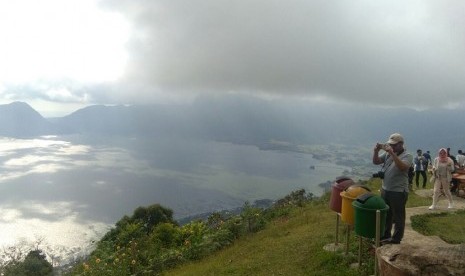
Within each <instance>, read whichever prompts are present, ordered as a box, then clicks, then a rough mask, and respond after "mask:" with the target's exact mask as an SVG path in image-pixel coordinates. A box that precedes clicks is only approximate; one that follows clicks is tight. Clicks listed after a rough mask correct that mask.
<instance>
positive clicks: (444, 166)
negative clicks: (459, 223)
mask: <svg viewBox="0 0 465 276" xmlns="http://www.w3.org/2000/svg"><path fill="white" fill-rule="evenodd" d="M438 155H439V156H438V157H436V158H435V159H434V162H433V177H434V178H435V181H434V189H433V204H432V205H431V206H430V207H429V208H428V209H430V210H434V209H436V208H437V203H438V199H439V195H440V194H441V189H442V192H443V193H444V194H445V195H446V197H447V199H448V200H449V206H448V207H447V208H449V209H452V208H454V207H453V203H452V195H451V193H450V187H449V186H450V182H451V180H452V172H453V171H454V168H455V167H454V161H453V160H452V159H451V158H450V157H448V156H447V150H446V149H445V148H441V149H440V150H439V154H438Z"/></svg>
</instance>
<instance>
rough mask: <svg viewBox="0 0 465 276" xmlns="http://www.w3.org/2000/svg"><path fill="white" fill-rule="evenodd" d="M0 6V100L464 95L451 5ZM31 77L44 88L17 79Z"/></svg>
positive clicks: (49, 0) (455, 5)
mask: <svg viewBox="0 0 465 276" xmlns="http://www.w3.org/2000/svg"><path fill="white" fill-rule="evenodd" d="M0 3H2V4H0V10H8V11H9V12H8V13H7V12H6V11H4V12H3V13H2V12H0V18H3V19H0V20H2V21H0V23H1V24H0V26H4V27H0V34H1V35H2V36H3V37H7V38H9V40H8V41H10V43H9V44H5V43H2V46H0V60H2V61H3V60H5V61H9V62H8V63H7V64H9V65H5V63H4V62H3V63H2V65H0V76H2V78H3V79H0V87H1V86H2V85H3V88H0V97H3V98H4V99H5V98H7V99H10V100H18V99H25V98H28V99H29V100H31V101H32V100H33V99H37V98H38V99H40V100H42V101H43V102H42V103H41V106H43V108H42V109H46V107H45V106H46V105H47V104H48V105H50V106H51V105H52V103H53V102H60V103H62V102H74V103H80V104H89V103H105V104H131V103H150V102H156V101H160V100H161V99H163V100H167V99H170V100H171V99H177V98H183V99H185V98H192V97H194V96H195V95H198V94H202V93H215V94H223V93H231V92H234V93H250V94H256V95H273V96H283V97H308V98H315V97H316V98H325V99H329V100H333V101H348V102H365V103H368V104H383V105H387V106H414V107H417V108H426V107H435V106H457V103H463V102H465V96H464V94H463V91H464V90H465V79H464V78H463V75H464V74H465V38H464V36H463V35H462V34H463V32H464V31H465V30H464V28H465V19H464V17H463V11H464V10H465V3H463V2H462V1H453V0H451V1H440V2H439V1H434V0H424V1H407V2H405V1H398V0H397V1H368V0H361V1H350V2H349V1H324V0H311V1H304V0H290V1H285V2H283V1H274V0H272V1H269V0H250V1H226V0H198V1H191V2H186V1H179V0H159V1H141V0H112V1H107V0H104V1H97V0H94V1H92V0H85V1H78V0H66V1H59V0H46V1H45V0H44V1H40V2H39V1H33V0H29V1H27V0H18V1H0ZM7 3H8V4H7ZM9 3H15V4H9ZM31 3H32V4H31ZM39 3H40V4H39ZM26 4H28V6H27V7H28V9H27V11H24V12H23V10H25V6H26ZM31 7H33V8H31ZM5 8H7V9H5ZM12 11H13V12H12ZM71 11H72V12H71ZM11 14H20V15H21V16H12V15H11ZM5 26H8V27H5ZM11 26H15V28H12V27H11ZM31 30H32V32H31ZM23 34H26V35H23ZM27 34H29V35H27ZM31 65H32V66H31ZM44 78H45V80H44ZM31 79H34V80H39V79H40V80H41V81H43V82H44V81H45V82H46V83H47V84H48V85H44V86H31V85H30V84H29V85H24V82H27V81H29V80H31ZM11 82H15V84H16V86H13V85H11ZM2 83H3V84H2ZM18 83H21V84H23V85H19V84H18ZM28 95H30V96H28ZM419 95H421V96H419ZM29 100H28V102H29ZM459 105H460V104H459Z"/></svg>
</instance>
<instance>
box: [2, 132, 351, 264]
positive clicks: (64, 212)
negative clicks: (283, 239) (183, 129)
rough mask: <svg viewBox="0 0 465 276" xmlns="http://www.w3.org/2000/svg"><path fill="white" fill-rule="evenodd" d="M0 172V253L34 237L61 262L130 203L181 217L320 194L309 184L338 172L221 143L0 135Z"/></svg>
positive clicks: (290, 155) (301, 157)
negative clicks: (302, 191) (294, 195)
mask: <svg viewBox="0 0 465 276" xmlns="http://www.w3.org/2000/svg"><path fill="white" fill-rule="evenodd" d="M0 166H1V167H0V169H1V174H0V246H6V245H13V244H18V243H20V242H23V243H26V244H30V243H33V242H34V241H37V240H43V242H42V243H41V248H42V249H44V250H45V251H46V252H47V253H48V254H50V255H54V256H55V257H56V256H58V257H60V258H61V259H67V258H69V257H70V256H76V255H78V254H81V253H82V254H86V253H88V251H89V250H90V249H89V247H90V246H91V244H92V241H93V240H98V239H99V238H100V237H101V236H102V235H103V234H104V233H105V232H106V231H108V229H109V228H110V227H111V226H113V225H114V223H115V222H116V221H118V220H119V219H120V218H121V217H122V216H124V215H131V214H132V211H133V210H134V209H135V208H137V207H138V206H147V205H150V204H154V203H160V204H161V205H163V206H165V207H169V208H171V209H173V211H174V215H175V218H182V217H185V216H188V215H193V214H198V213H203V212H209V211H214V210H221V209H227V208H233V207H237V206H241V205H243V203H244V202H245V201H246V200H248V201H250V202H253V201H254V200H256V199H264V198H269V199H277V198H281V197H283V196H285V195H287V194H289V193H290V192H291V191H293V190H296V189H300V188H304V189H306V191H308V192H312V193H314V194H315V195H321V194H322V192H323V191H322V189H321V188H320V187H319V186H318V184H319V183H322V182H326V181H328V180H332V179H335V178H336V177H337V176H339V175H340V174H341V173H342V171H343V170H345V169H347V168H346V167H342V166H337V165H335V164H330V163H325V162H320V161H318V160H315V159H313V158H312V156H311V155H308V154H300V153H294V152H285V151H263V150H259V149H258V148H257V147H254V146H246V145H234V144H230V143H220V142H206V141H198V140H186V139H181V138H173V137H170V138H166V139H162V138H157V139H140V138H132V139H127V138H124V139H119V138H115V137H112V138H109V137H100V138H99V139H96V138H95V137H94V138H92V139H90V138H89V137H78V136H74V137H56V136H49V137H40V138H37V139H10V138H0ZM311 166H314V167H315V169H310V167H311Z"/></svg>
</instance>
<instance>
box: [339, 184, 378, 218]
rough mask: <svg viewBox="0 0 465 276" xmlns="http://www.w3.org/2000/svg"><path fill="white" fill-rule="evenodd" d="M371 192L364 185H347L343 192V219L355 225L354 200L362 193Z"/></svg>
mask: <svg viewBox="0 0 465 276" xmlns="http://www.w3.org/2000/svg"><path fill="white" fill-rule="evenodd" d="M368 192H371V190H370V189H369V188H368V187H366V186H362V185H352V186H349V187H347V188H346V189H345V190H344V191H343V192H341V197H342V208H341V220H342V221H344V222H345V223H347V224H349V225H354V207H353V206H352V202H353V201H354V200H355V199H356V198H357V197H358V196H359V195H362V194H366V193H368Z"/></svg>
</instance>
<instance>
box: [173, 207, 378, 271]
mask: <svg viewBox="0 0 465 276" xmlns="http://www.w3.org/2000/svg"><path fill="white" fill-rule="evenodd" d="M325 203H327V202H320V203H317V204H308V205H307V206H304V207H302V208H298V209H296V210H294V211H293V212H292V213H291V214H290V215H289V216H288V217H287V218H281V219H278V220H275V221H273V222H272V223H271V224H270V225H269V226H268V227H267V228H266V229H265V230H263V231H260V232H259V233H255V234H251V235H249V236H248V237H246V238H244V239H241V240H239V241H237V242H235V243H234V245H232V246H231V247H229V248H227V249H225V250H222V251H220V252H218V253H216V254H214V255H212V256H210V257H207V258H206V259H203V260H201V261H199V262H195V263H190V264H187V265H184V266H181V267H179V268H177V269H174V270H171V271H168V272H167V273H165V274H164V275H369V274H371V273H372V271H370V272H364V270H367V268H365V267H362V268H361V270H358V269H350V268H349V266H350V264H351V263H355V262H357V256H356V252H357V250H358V247H357V248H354V247H351V249H350V254H349V255H348V256H344V254H342V252H339V253H334V252H328V251H325V250H323V247H324V246H325V245H327V244H330V243H333V242H334V241H335V221H336V220H335V213H334V212H332V211H331V210H330V209H329V208H328V207H327V205H325ZM352 236H353V235H352ZM353 242H354V237H352V240H351V243H352V244H353ZM369 269H370V268H368V270H369ZM361 272H362V274H361ZM365 273H366V274H365Z"/></svg>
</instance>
